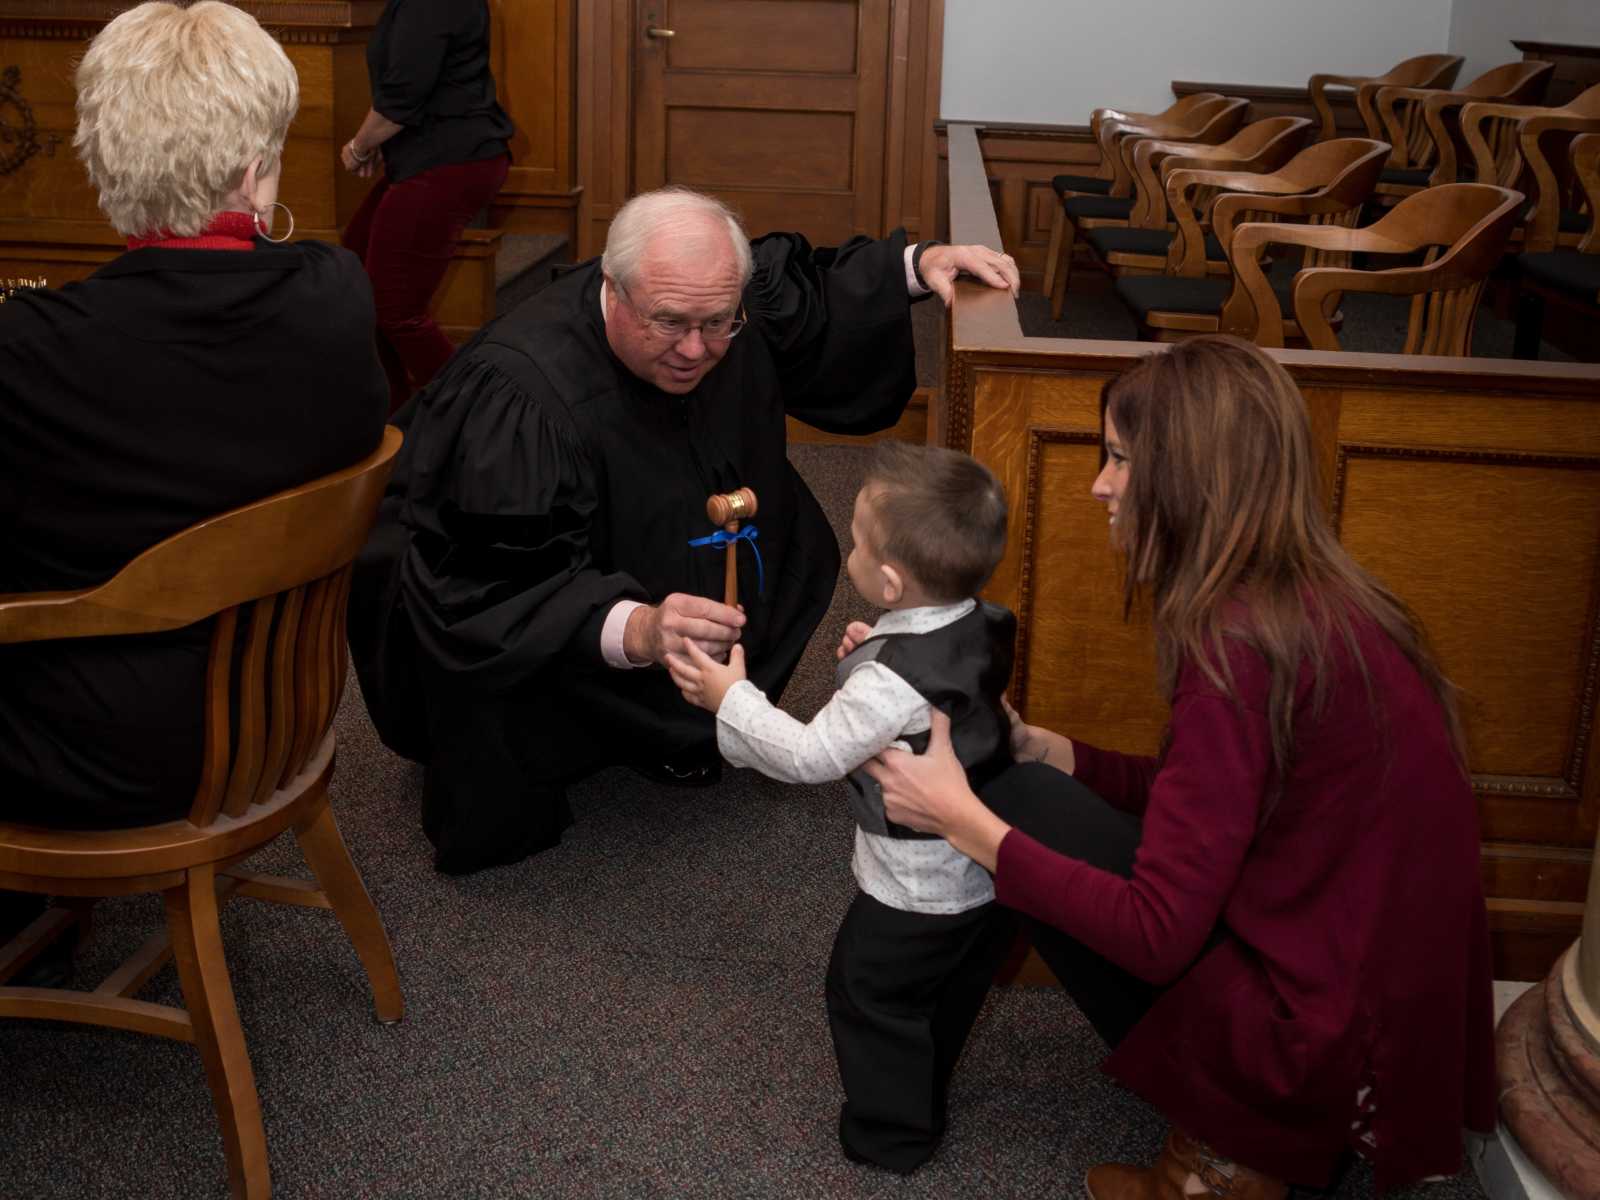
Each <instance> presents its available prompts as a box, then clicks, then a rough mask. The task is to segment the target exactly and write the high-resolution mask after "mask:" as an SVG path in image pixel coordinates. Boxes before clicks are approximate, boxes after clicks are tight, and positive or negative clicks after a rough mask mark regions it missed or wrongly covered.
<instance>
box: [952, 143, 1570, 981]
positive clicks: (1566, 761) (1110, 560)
mask: <svg viewBox="0 0 1600 1200" xmlns="http://www.w3.org/2000/svg"><path fill="white" fill-rule="evenodd" d="M949 151H950V160H949V162H950V165H949V197H950V200H949V207H950V220H949V224H950V231H951V236H950V240H951V241H953V242H981V243H984V244H987V245H990V246H993V247H994V248H996V249H1003V248H1004V247H1002V246H1001V244H1000V236H999V226H998V223H997V222H996V219H995V213H994V207H993V204H992V202H991V196H990V188H989V182H988V179H987V177H986V174H985V170H984V165H983V160H982V156H981V153H980V151H979V147H978V140H977V137H976V135H975V131H974V129H973V127H972V126H961V125H952V126H951V127H950V129H949ZM947 340H948V348H949V352H948V354H947V356H946V362H945V370H944V381H943V391H942V394H941V395H940V396H939V397H938V398H937V400H936V403H935V410H934V417H933V423H934V428H935V436H936V438H938V439H939V440H940V441H942V442H943V444H945V445H950V446H955V447H958V448H960V449H965V450H970V451H971V452H972V453H973V454H975V455H976V456H977V457H978V458H980V459H982V460H983V461H984V462H986V463H987V464H988V465H989V466H990V467H991V469H993V470H994V471H995V472H996V473H997V474H998V475H999V476H1000V478H1001V480H1002V481H1003V482H1004V484H1005V486H1006V489H1007V494H1008V495H1009V497H1010V500H1011V510H1012V516H1011V525H1010V530H1009V535H1010V540H1009V546H1008V551H1007V555H1006V558H1005V560H1004V562H1003V563H1002V564H1001V567H1000V569H999V570H998V571H997V572H996V574H995V578H994V580H993V582H992V583H991V585H990V587H989V589H988V593H987V594H988V595H989V597H990V598H991V599H994V600H996V601H998V602H1000V603H1004V604H1006V605H1008V606H1010V607H1011V608H1012V609H1013V610H1014V611H1015V612H1016V613H1017V616H1018V620H1019V624H1020V632H1019V644H1018V659H1017V676H1016V679H1015V681H1014V685H1013V691H1014V694H1015V696H1016V697H1017V699H1018V700H1019V701H1020V704H1021V706H1022V707H1023V709H1024V711H1025V712H1026V714H1027V715H1028V717H1029V719H1030V720H1033V721H1037V722H1040V723H1042V724H1045V725H1049V726H1052V727H1054V728H1057V729H1061V730H1063V731H1064V732H1068V733H1071V734H1074V735H1076V736H1080V737H1083V738H1084V739H1086V740H1088V741H1090V742H1092V743H1095V744H1099V745H1108V746H1116V747H1118V748H1122V749H1129V750H1136V751H1138V750H1144V751H1149V750H1153V749H1154V748H1155V746H1156V745H1157V743H1158V740H1159V738H1160V734H1161V730H1162V727H1163V725H1164V723H1165V720H1166V713H1165V708H1164V705H1163V704H1162V702H1161V700H1160V697H1159V695H1158V692H1157V689H1156V684H1155V676H1154V668H1153V662H1152V642H1151V638H1150V633H1149V630H1148V627H1146V626H1143V625H1141V624H1139V623H1138V622H1137V621H1135V622H1133V623H1131V624H1130V623H1124V622H1123V620H1122V616H1121V613H1122V605H1121V595H1122V590H1121V576H1120V564H1119V563H1118V561H1117V559H1116V557H1115V555H1114V554H1113V552H1112V550H1111V548H1110V546H1109V544H1108V540H1107V536H1106V522H1105V513H1104V510H1103V509H1102V508H1101V506H1100V505H1099V504H1097V503H1095V502H1094V501H1093V500H1092V499H1091V498H1090V496H1089V485H1090V483H1091V481H1092V480H1093V478H1094V476H1095V474H1096V473H1097V472H1098V470H1099V465H1100V447H1099V421H1100V413H1099V395H1100V389H1101V387H1102V386H1103V385H1104V383H1105V381H1106V380H1107V379H1109V378H1111V377H1113V376H1114V375H1116V374H1118V373H1119V372H1120V371H1122V370H1124V369H1125V368H1126V367H1127V366H1128V365H1129V364H1130V363H1132V362H1134V361H1135V360H1136V359H1137V358H1138V357H1139V356H1141V355H1144V354H1148V353H1152V352H1156V351H1157V347H1155V346H1154V345H1151V344H1146V343H1139V342H1107V341H1080V340H1076V339H1068V338H1030V337H1026V336H1024V335H1023V332H1022V328H1021V324H1020V322H1019V321H1018V318H1017V310H1016V305H1015V303H1014V302H1013V301H1012V299H1011V298H1010V297H1009V296H1008V295H1006V294H1004V293H1001V292H995V291H993V290H990V289H988V288H985V287H981V286H979V285H976V284H966V283H962V284H958V286H957V292H956V301H955V304H954V306H953V307H952V309H951V311H950V314H949V317H948V328H947ZM1272 353H1273V354H1274V356H1275V357H1276V358H1278V360H1279V361H1281V362H1282V363H1283V364H1284V365H1285V366H1286V367H1287V368H1288V369H1289V371H1290V373H1291V374H1292V375H1293V376H1294V377H1295V379H1296V381H1297V382H1298V383H1299V384H1300V387H1301V390H1302V392H1303V393H1304V394H1305V397H1306V401H1307V405H1308V407H1309V409H1310V411H1311V418H1312V426H1313V432H1314V434H1315V437H1316V440H1317V449H1318V454H1319V458H1320V462H1321V464H1322V468H1323V479H1322V491H1323V496H1324V499H1325V502H1326V503H1327V505H1328V509H1329V511H1330V513H1331V514H1332V517H1333V519H1334V522H1335V526H1336V528H1337V529H1338V532H1339V536H1340V538H1341V539H1342V540H1343V542H1344V543H1345V545H1346V546H1347V547H1348V548H1349V549H1350V551H1351V553H1352V554H1354V555H1355V557H1356V558H1357V560H1358V561H1360V562H1361V563H1363V565H1365V566H1366V567H1367V568H1368V569H1370V570H1372V571H1373V572H1375V573H1376V574H1377V575H1378V576H1379V577H1380V578H1382V579H1383V580H1384V581H1385V582H1386V583H1388V584H1389V585H1390V586H1391V587H1393V588H1394V589H1395V590H1396V591H1397V592H1399V594H1400V595H1401V596H1402V597H1403V598H1404V599H1405V600H1406V601H1407V602H1408V603H1409V604H1410V605H1411V606H1412V607H1413V608H1414V609H1415V610H1416V611H1417V613H1418V614H1419V616H1420V617H1421V618H1422V621H1423V623H1424V625H1425V626H1426V628H1427V629H1428V632H1429V634H1430V637H1431V639H1432V641H1433V643H1434V646H1435V648H1436V650H1437V652H1438V654H1439V656H1440V658H1441V660H1442V661H1443V664H1444V667H1445V669H1446V671H1447V672H1448V673H1449V675H1450V676H1451V677H1452V678H1453V679H1454V680H1455V681H1456V682H1457V683H1458V684H1459V685H1460V686H1461V687H1462V688H1463V689H1464V691H1465V693H1466V704H1465V716H1466V722H1467V730H1468V741H1469V765H1470V767H1471V769H1472V772H1473V778H1474V784H1475V787H1476V789H1477V793H1478V796H1479V800H1480V813H1481V818H1482V825H1483V833H1484V842H1485V845H1484V881H1485V887H1486V891H1487V893H1488V895H1489V896H1490V897H1491V900H1490V907H1491V918H1492V921H1493V928H1494V936H1495V944H1496V953H1497V955H1498V959H1499V961H1498V964H1497V972H1498V975H1499V977H1500V978H1522V979H1533V978H1539V977H1541V976H1543V975H1544V974H1545V972H1546V971H1547V970H1548V969H1549V967H1550V965H1551V963H1552V962H1554V961H1555V958H1556V956H1557V955H1558V954H1559V953H1560V952H1561V951H1562V950H1564V949H1565V948H1566V947H1567V946H1568V945H1569V944H1570V943H1571V942H1572V940H1573V939H1574V938H1576V937H1577V935H1578V929H1579V922H1580V920H1581V917H1582V913H1583V900H1584V896H1585V891H1586V887H1587V879H1588V873H1589V865H1590V859H1591V857H1592V847H1593V846H1594V844H1595V834H1596V827H1597V823H1600V822H1597V818H1600V763H1597V760H1600V721H1597V707H1600V368H1597V367H1595V366H1590V365H1572V364H1558V363H1531V362H1520V361H1500V360H1488V359H1462V358H1429V357H1420V356H1418V357H1402V356H1399V355H1384V354H1352V353H1337V354H1335V353H1322V352H1317V351H1306V350H1282V351H1273V352H1272Z"/></svg>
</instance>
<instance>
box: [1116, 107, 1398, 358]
mask: <svg viewBox="0 0 1600 1200" xmlns="http://www.w3.org/2000/svg"><path fill="white" fill-rule="evenodd" d="M1388 156H1389V144H1388V143H1387V142H1377V141H1373V140H1372V139H1371V138H1336V139H1334V140H1333V141H1331V142H1318V143H1317V144H1316V145H1314V146H1311V147H1308V148H1307V149H1305V150H1302V151H1301V152H1300V153H1299V154H1297V155H1295V157H1294V158H1293V159H1291V160H1290V161H1289V162H1288V163H1287V164H1286V165H1285V166H1284V167H1283V169H1282V170H1279V171H1275V172H1273V173H1271V174H1264V175H1252V174H1244V173H1240V172H1234V171H1202V170H1194V169H1190V168H1185V169H1183V170H1175V171H1173V172H1172V173H1171V174H1170V175H1168V177H1167V196H1168V202H1169V203H1170V204H1171V206H1172V211H1173V214H1174V216H1176V217H1177V219H1178V229H1179V233H1180V235H1181V236H1180V240H1178V241H1175V242H1174V243H1173V248H1172V249H1171V250H1170V251H1169V252H1168V269H1167V271H1166V273H1165V274H1162V275H1128V276H1124V277H1123V278H1121V279H1118V280H1117V283H1116V291H1117V298H1118V299H1119V300H1121V301H1122V302H1123V304H1124V305H1125V306H1126V307H1127V308H1128V310H1129V311H1130V312H1131V313H1132V314H1133V317H1134V319H1135V321H1137V322H1138V324H1139V329H1140V336H1141V337H1143V338H1151V339H1154V340H1156V341H1179V340H1181V339H1183V338H1186V337H1192V336H1193V335H1195V334H1197V333H1215V332H1217V331H1218V330H1219V329H1222V328H1223V327H1224V321H1225V319H1227V320H1228V327H1229V328H1233V327H1236V326H1237V324H1238V321H1239V319H1241V318H1238V317H1236V316H1235V315H1234V314H1236V313H1239V312H1242V313H1244V314H1245V315H1246V317H1248V315H1249V314H1251V313H1253V312H1254V306H1253V305H1252V303H1251V301H1250V298H1249V296H1248V294H1247V293H1245V291H1244V290H1243V288H1242V287H1240V285H1239V282H1238V277H1237V275H1236V274H1234V273H1232V272H1230V276H1229V277H1228V278H1225V279H1218V278H1212V277H1207V276H1206V273H1205V255H1204V249H1203V236H1202V231H1201V229H1200V225H1199V221H1198V218H1197V217H1196V215H1195V202H1194V198H1193V193H1194V192H1195V191H1196V190H1197V189H1201V188H1207V189H1213V190H1215V191H1216V192H1217V193H1218V195H1217V197H1216V199H1215V200H1214V201H1213V202H1212V205H1211V225H1212V232H1213V233H1214V235H1215V236H1216V239H1217V242H1218V243H1219V244H1220V246H1221V247H1222V250H1223V253H1224V255H1225V256H1226V257H1227V259H1228V261H1229V262H1230V263H1232V261H1233V256H1232V251H1231V248H1230V242H1231V240H1232V237H1233V231H1234V228H1235V227H1236V226H1237V225H1239V224H1241V223H1243V222H1244V221H1247V220H1252V219H1260V218H1265V219H1267V220H1290V221H1295V220H1297V221H1304V222H1307V223H1310V224H1314V225H1344V226H1349V225H1354V224H1355V221H1356V218H1357V216H1358V215H1359V214H1360V211H1361V206H1362V205H1363V204H1364V203H1366V201H1367V198H1368V197H1369V196H1371V195H1372V189H1373V187H1374V185H1375V184H1376V183H1377V182H1378V172H1379V171H1380V170H1382V169H1383V164H1384V160H1385V159H1387V158H1388ZM1304 265H1306V266H1321V265H1324V256H1323V255H1322V253H1321V252H1320V251H1315V250H1308V251H1307V261H1306V262H1305V264H1304ZM1328 265H1338V266H1342V265H1345V263H1344V257H1343V256H1339V257H1336V258H1333V259H1331V260H1330V261H1329V264H1328ZM1280 308H1281V312H1282V314H1283V319H1284V320H1285V322H1287V323H1288V324H1287V326H1286V329H1285V334H1286V336H1288V337H1293V338H1298V337H1299V336H1300V331H1299V328H1298V326H1296V325H1294V323H1293V312H1294V310H1293V305H1292V303H1291V301H1290V297H1289V294H1288V290H1287V289H1285V290H1284V292H1283V294H1282V295H1281V296H1280Z"/></svg>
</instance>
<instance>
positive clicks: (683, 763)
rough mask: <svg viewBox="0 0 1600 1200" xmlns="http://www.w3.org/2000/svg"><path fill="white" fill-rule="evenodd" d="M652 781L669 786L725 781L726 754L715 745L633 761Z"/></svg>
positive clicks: (636, 769) (635, 767)
mask: <svg viewBox="0 0 1600 1200" xmlns="http://www.w3.org/2000/svg"><path fill="white" fill-rule="evenodd" d="M629 765H630V766H631V767H632V768H633V769H634V770H635V771H637V772H638V773H639V774H641V775H643V776H644V777H645V778H646V779H648V780H650V781H651V782H652V783H659V784H662V785H664V786H666V787H686V788H702V787H710V786H711V785H712V784H715V783H721V782H722V756H721V755H720V754H718V753H717V749H716V747H715V746H712V747H709V748H708V749H703V750H691V751H688V752H686V753H684V754H679V755H677V756H675V757H673V758H669V759H667V760H666V761H664V762H663V761H659V760H658V761H656V762H636V763H630V764H629Z"/></svg>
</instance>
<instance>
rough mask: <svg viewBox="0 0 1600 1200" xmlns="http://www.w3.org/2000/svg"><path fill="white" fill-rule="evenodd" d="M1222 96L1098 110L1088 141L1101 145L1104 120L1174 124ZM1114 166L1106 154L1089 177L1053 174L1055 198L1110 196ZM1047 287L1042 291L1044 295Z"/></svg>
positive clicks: (1201, 95)
mask: <svg viewBox="0 0 1600 1200" xmlns="http://www.w3.org/2000/svg"><path fill="white" fill-rule="evenodd" d="M1221 97H1222V93H1221V92H1195V93H1194V94H1192V95H1189V96H1185V97H1183V99H1181V100H1179V101H1178V102H1177V103H1176V104H1173V105H1172V106H1171V107H1170V108H1168V109H1166V110H1165V111H1164V112H1159V113H1138V112H1123V111H1122V110H1121V109H1116V108H1097V109H1095V110H1094V112H1092V113H1090V114H1089V140H1090V141H1091V142H1093V143H1094V144H1095V145H1096V146H1099V145H1100V126H1101V125H1102V124H1103V123H1104V122H1106V121H1121V122H1123V123H1125V124H1129V125H1158V124H1161V123H1163V122H1166V123H1173V122H1178V121H1181V120H1183V119H1184V118H1186V117H1187V116H1188V115H1189V114H1190V113H1191V112H1193V111H1194V110H1195V109H1196V108H1198V107H1200V106H1202V105H1205V104H1209V103H1211V102H1212V101H1214V100H1218V99H1220V98H1221ZM1116 174H1117V172H1116V166H1115V164H1114V163H1113V162H1112V160H1111V159H1109V158H1107V157H1106V156H1105V155H1103V154H1102V155H1101V156H1100V161H1099V162H1098V163H1096V164H1095V169H1094V174H1092V175H1055V176H1052V177H1051V179H1050V187H1051V189H1052V190H1053V191H1054V192H1055V194H1056V198H1057V199H1065V198H1066V197H1067V196H1078V195H1089V196H1109V195H1111V188H1112V186H1113V184H1114V183H1115V182H1116ZM1049 290H1050V289H1049V288H1048V287H1047V288H1045V291H1046V293H1048V292H1049Z"/></svg>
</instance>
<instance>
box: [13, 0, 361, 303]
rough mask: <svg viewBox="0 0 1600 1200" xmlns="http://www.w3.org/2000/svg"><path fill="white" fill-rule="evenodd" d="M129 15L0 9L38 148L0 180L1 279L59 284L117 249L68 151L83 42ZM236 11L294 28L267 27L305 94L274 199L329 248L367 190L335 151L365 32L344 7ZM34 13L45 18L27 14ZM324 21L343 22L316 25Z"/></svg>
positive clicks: (345, 126)
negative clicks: (23, 277) (118, 17)
mask: <svg viewBox="0 0 1600 1200" xmlns="http://www.w3.org/2000/svg"><path fill="white" fill-rule="evenodd" d="M91 7H92V8H93V14H92V15H91V14H90V13H89V9H90V8H91ZM125 7H130V6H129V5H104V4H101V5H97V6H87V5H78V6H76V7H74V6H72V5H70V4H62V3H57V4H46V3H42V2H41V3H36V4H33V5H28V4H25V3H22V2H21V0H0V68H4V67H8V66H16V67H17V68H18V75H17V86H16V89H15V91H16V94H17V95H18V96H20V98H21V101H22V103H23V105H24V106H25V107H26V109H27V110H28V111H30V112H31V113H32V116H33V119H34V124H35V126H36V130H37V132H36V135H35V136H36V140H37V141H38V143H39V145H40V148H39V150H38V151H37V152H36V153H34V154H32V155H30V156H28V157H27V158H26V159H25V160H23V161H21V162H20V164H18V165H17V166H16V167H15V169H13V170H11V171H10V172H8V173H7V174H4V175H0V275H16V274H33V275H40V276H43V277H44V278H46V279H47V280H49V282H50V285H51V286H60V285H61V284H63V283H68V282H71V281H73V280H76V279H81V278H83V277H85V276H86V275H89V274H91V273H93V271H94V270H95V268H96V267H98V266H99V265H101V264H102V263H105V262H107V261H109V260H110V259H112V258H114V257H116V255H117V254H119V253H120V252H121V251H122V249H123V245H124V243H123V239H122V238H120V237H118V236H117V235H116V234H115V233H114V232H113V231H112V230H111V228H110V226H109V225H107V224H106V221H105V218H104V217H103V216H102V215H101V213H100V210H99V206H98V204H97V202H96V198H95V193H94V189H93V188H91V187H90V186H89V179H88V176H87V175H86V174H85V172H84V170H83V167H82V165H81V164H80V163H79V162H78V160H77V157H76V155H75V154H74V153H73V150H72V133H73V129H74V126H75V124H76V116H75V113H74V100H75V91H74V88H73V83H72V76H73V71H74V69H75V67H76V65H77V62H78V60H79V59H80V58H81V57H82V56H83V50H84V46H85V44H86V43H87V41H88V39H89V38H91V37H93V36H94V34H95V33H96V32H98V30H99V29H101V28H103V27H104V24H105V21H106V20H109V19H110V17H112V16H114V15H116V12H118V11H120V10H121V9H122V8H125ZM243 7H245V8H248V9H251V10H252V11H255V10H260V11H259V13H258V15H260V16H261V17H263V18H271V17H273V16H278V17H282V18H283V19H285V20H286V21H290V22H292V23H290V24H286V25H283V26H273V27H271V28H272V32H273V33H274V35H275V36H277V37H278V38H279V39H280V40H281V41H283V42H284V50H285V51H286V52H287V54H288V56H289V61H290V62H292V63H293V64H294V67H295V70H296V72H298V74H299V77H300V93H301V102H300V111H299V112H298V113H297V114H296V116H295V119H294V121H293V123H292V124H291V125H290V127H289V136H288V140H287V141H286V142H285V144H284V150H283V184H282V189H281V192H280V198H281V200H282V201H283V203H284V204H286V205H288V206H289V208H290V209H291V210H292V211H293V212H294V217H295V237H296V238H305V237H311V238H320V239H322V240H325V241H332V242H337V241H338V240H339V229H340V226H341V224H342V223H343V221H344V220H345V219H346V218H347V217H348V216H349V215H350V213H352V212H353V211H354V210H355V207H356V205H357V204H358V203H359V202H360V198H361V195H362V194H364V192H365V189H366V186H367V185H366V183H365V182H364V181H361V180H356V179H354V177H352V176H349V175H348V174H347V173H345V172H343V171H341V170H339V169H338V148H339V145H340V143H341V142H342V141H343V140H344V138H346V137H348V136H349V135H350V133H351V132H353V131H354V130H355V128H356V126H357V125H358V124H359V123H360V120H361V115H362V114H363V113H364V112H365V111H366V107H367V83H366V67H365V64H364V61H363V59H362V50H363V47H362V45H361V39H363V38H364V37H365V36H366V33H367V32H370V27H369V28H367V29H362V28H358V27H356V26H353V25H351V24H350V23H349V22H350V21H351V20H353V19H355V18H353V17H352V16H351V15H350V11H349V10H350V9H351V7H352V6H350V5H348V4H339V5H334V4H322V5H314V4H306V5H282V4H280V5H270V4H268V5H254V6H252V5H248V4H246V5H244V6H243ZM80 8H81V9H83V10H84V11H83V12H82V13H79V12H78V11H77V10H78V9H80ZM30 9H31V10H37V12H38V13H39V14H41V15H37V16H28V15H27V13H28V11H29V10H30ZM375 12H376V9H374V14H375ZM324 15H326V16H327V19H328V20H330V21H333V20H335V19H337V20H340V21H343V22H345V23H343V24H329V25H317V24H315V20H316V19H318V18H320V17H322V16H324ZM358 15H359V14H358ZM7 111H8V113H10V114H11V117H12V119H14V118H15V115H16V114H15V113H14V112H13V111H12V110H11V109H10V108H9V107H8V110H7Z"/></svg>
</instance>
